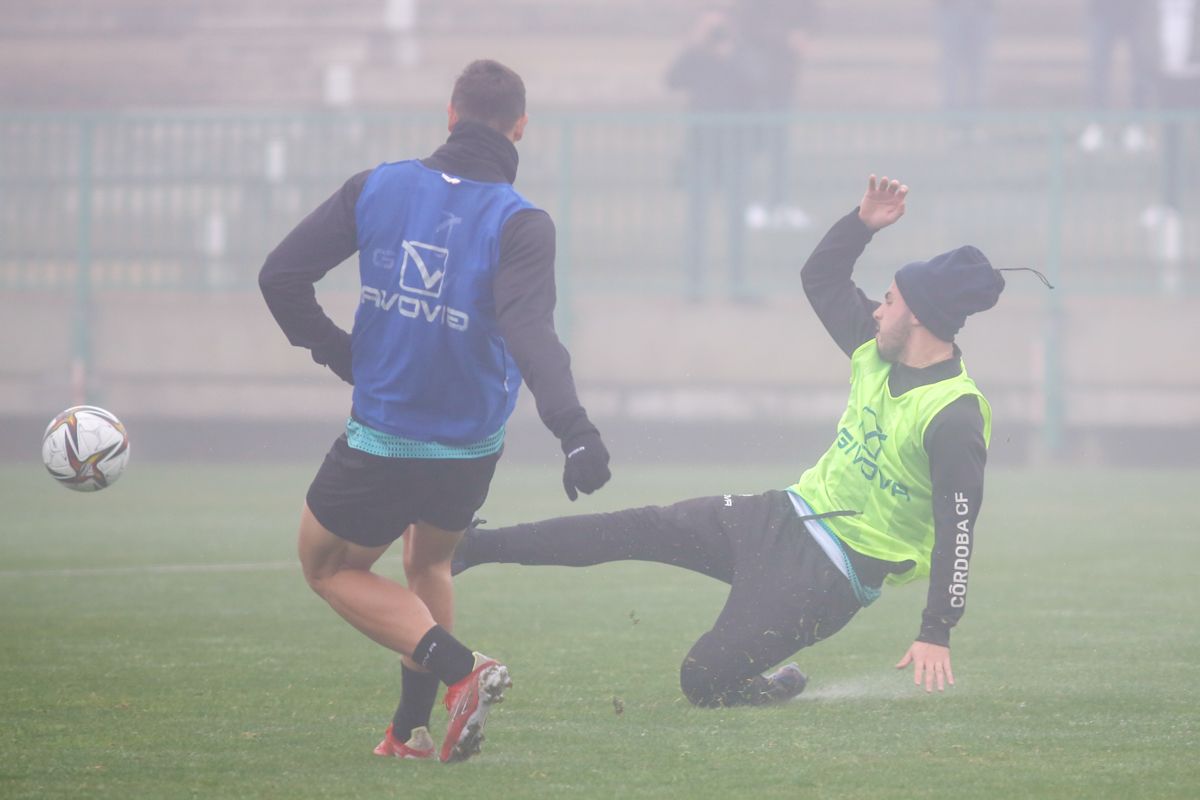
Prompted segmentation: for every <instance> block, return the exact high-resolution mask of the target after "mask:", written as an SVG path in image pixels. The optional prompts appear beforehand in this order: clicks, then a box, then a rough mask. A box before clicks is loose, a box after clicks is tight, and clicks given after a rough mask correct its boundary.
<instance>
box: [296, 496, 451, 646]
mask: <svg viewBox="0 0 1200 800" xmlns="http://www.w3.org/2000/svg"><path fill="white" fill-rule="evenodd" d="M387 548H388V545H381V546H379V547H364V546H362V545H358V544H354V543H352V542H348V541H346V540H345V539H341V538H339V537H338V536H336V535H334V534H333V533H331V532H330V531H329V530H328V529H327V528H326V527H325V526H324V525H322V524H321V523H320V522H318V521H317V518H316V517H314V516H313V513H312V512H311V511H310V510H309V508H308V505H307V504H305V506H304V511H303V512H302V513H301V516H300V538H299V542H298V550H299V552H300V564H301V566H302V567H303V569H304V577H305V579H306V580H307V581H308V585H309V586H311V587H312V589H313V591H314V592H316V593H317V594H318V595H320V596H321V597H322V598H323V599H324V600H325V602H327V603H329V605H330V607H331V608H332V609H333V610H334V611H336V612H337V613H338V614H340V615H341V616H342V618H343V619H345V620H346V621H347V622H349V623H350V624H351V625H353V626H354V627H355V628H357V629H358V630H360V631H361V632H362V633H364V634H365V635H366V636H368V637H370V638H371V639H372V640H373V641H375V642H377V643H379V644H381V645H383V646H384V647H386V648H388V649H390V650H395V651H396V652H397V653H400V654H402V655H405V656H407V655H411V654H412V652H413V650H414V649H415V648H416V646H417V643H418V642H420V641H421V637H422V636H424V635H425V634H426V632H428V631H429V629H430V628H432V627H433V626H434V625H435V624H436V623H435V620H434V617H433V615H432V614H431V613H430V610H429V608H428V607H427V606H426V605H425V603H424V602H423V601H422V600H421V598H420V597H419V596H418V595H417V594H416V593H415V592H413V591H411V590H410V589H408V588H406V587H404V586H402V585H400V584H399V583H396V582H395V581H392V580H388V579H387V578H384V577H383V576H381V575H376V574H375V573H374V572H371V567H372V566H373V565H374V564H375V562H376V561H377V560H378V559H379V557H380V556H382V555H383V553H384V552H385V551H386V550H387Z"/></svg>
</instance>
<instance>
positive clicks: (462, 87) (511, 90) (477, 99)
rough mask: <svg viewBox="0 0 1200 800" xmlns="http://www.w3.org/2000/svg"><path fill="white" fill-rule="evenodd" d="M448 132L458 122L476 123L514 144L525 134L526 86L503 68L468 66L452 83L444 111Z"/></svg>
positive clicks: (487, 61) (486, 61) (489, 63)
mask: <svg viewBox="0 0 1200 800" xmlns="http://www.w3.org/2000/svg"><path fill="white" fill-rule="evenodd" d="M447 112H448V114H449V118H450V130H454V126H455V125H457V124H458V123H459V122H462V121H467V122H479V123H482V124H483V125H487V126H488V127H489V128H492V129H493V130H496V131H499V132H500V133H502V134H504V135H505V136H507V137H508V138H510V139H512V140H513V141H514V142H516V141H519V140H520V139H521V135H522V134H523V133H524V132H525V122H526V121H527V119H528V118H527V117H526V116H525V83H524V82H523V81H522V80H521V76H520V75H518V74H517V73H515V72H513V71H512V70H511V69H509V68H508V67H506V66H504V65H503V64H501V63H499V62H497V61H492V60H490V59H480V60H479V61H472V62H471V63H470V64H467V67H466V69H464V70H463V71H462V74H461V75H459V76H458V80H456V81H455V82H454V91H453V92H451V94H450V106H449V108H448V109H447Z"/></svg>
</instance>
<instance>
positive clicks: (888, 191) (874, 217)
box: [858, 175, 908, 231]
mask: <svg viewBox="0 0 1200 800" xmlns="http://www.w3.org/2000/svg"><path fill="white" fill-rule="evenodd" d="M907 196H908V186H906V185H904V184H902V183H900V181H889V180H888V178H887V176H886V175H885V176H883V177H882V178H880V179H879V180H878V181H876V179H875V176H874V175H872V176H871V177H870V178H868V179H867V191H866V193H865V194H863V199H862V202H861V203H859V205H858V218H859V219H861V220H862V221H863V224H864V225H866V226H867V227H868V228H870V229H871V230H873V231H877V230H879V229H880V228H886V227H887V226H888V225H891V224H892V223H893V222H895V221H896V220H898V219H900V218H901V217H902V216H904V198H905V197H907Z"/></svg>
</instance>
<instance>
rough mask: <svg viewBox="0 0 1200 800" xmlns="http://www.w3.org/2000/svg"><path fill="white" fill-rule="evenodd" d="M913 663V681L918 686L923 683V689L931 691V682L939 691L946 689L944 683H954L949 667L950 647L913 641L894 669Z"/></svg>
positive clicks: (952, 672)
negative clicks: (935, 684)
mask: <svg viewBox="0 0 1200 800" xmlns="http://www.w3.org/2000/svg"><path fill="white" fill-rule="evenodd" d="M909 664H912V665H913V683H915V684H916V685H917V686H920V685H921V683H922V682H924V684H925V691H927V692H932V691H933V684H934V683H937V690H938V691H939V692H944V691H946V684H947V683H949V684H950V685H951V686H953V685H954V671H953V670H951V669H950V648H949V647H942V646H941V645H936V644H929V643H928V642H913V643H912V646H911V647H909V648H908V652H907V653H905V654H904V658H902V659H900V663H898V664H897V665H896V669H904V668H905V667H907V666H908V665H909Z"/></svg>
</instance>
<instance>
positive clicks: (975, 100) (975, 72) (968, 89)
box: [935, 0, 995, 132]
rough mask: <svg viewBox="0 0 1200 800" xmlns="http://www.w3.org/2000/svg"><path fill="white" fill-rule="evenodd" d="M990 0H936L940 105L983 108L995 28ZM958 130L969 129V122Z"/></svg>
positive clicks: (962, 109) (958, 108)
mask: <svg viewBox="0 0 1200 800" xmlns="http://www.w3.org/2000/svg"><path fill="white" fill-rule="evenodd" d="M993 5H994V4H993V2H992V0H938V1H937V5H936V8H935V13H936V19H935V26H936V29H937V38H938V42H939V44H940V45H941V53H942V58H941V72H942V81H941V84H942V108H944V109H945V110H946V111H950V112H954V113H958V114H964V115H969V114H973V113H974V112H977V111H979V110H980V109H981V108H982V107H983V101H984V84H985V75H986V66H987V60H988V50H989V48H990V47H991V44H992V34H993V30H994V28H995V11H994V8H993ZM956 127H957V129H958V130H959V131H960V132H963V131H966V132H969V131H971V130H972V128H971V126H970V123H969V121H963V122H962V123H959V124H958V125H957V126H956Z"/></svg>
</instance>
